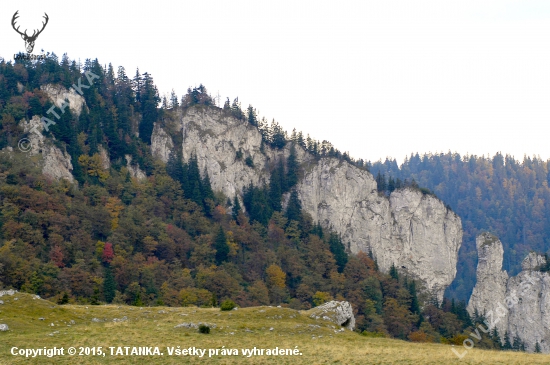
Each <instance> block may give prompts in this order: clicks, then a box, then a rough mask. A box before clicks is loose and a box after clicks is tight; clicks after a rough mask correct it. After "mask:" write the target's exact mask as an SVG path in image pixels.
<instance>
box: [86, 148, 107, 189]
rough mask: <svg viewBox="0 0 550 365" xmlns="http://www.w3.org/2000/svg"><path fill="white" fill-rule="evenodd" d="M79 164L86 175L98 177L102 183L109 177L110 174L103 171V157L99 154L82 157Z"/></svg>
mask: <svg viewBox="0 0 550 365" xmlns="http://www.w3.org/2000/svg"><path fill="white" fill-rule="evenodd" d="M78 163H79V165H80V166H82V169H83V170H84V173H85V174H86V175H88V176H94V177H97V178H98V179H99V181H101V182H105V180H107V178H108V177H109V172H108V171H107V170H105V169H103V165H102V163H101V156H99V154H98V153H94V155H93V156H88V155H81V156H80V157H79V158H78Z"/></svg>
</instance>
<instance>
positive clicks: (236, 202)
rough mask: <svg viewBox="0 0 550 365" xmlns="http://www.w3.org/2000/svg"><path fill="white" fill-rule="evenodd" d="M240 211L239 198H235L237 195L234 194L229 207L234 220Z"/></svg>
mask: <svg viewBox="0 0 550 365" xmlns="http://www.w3.org/2000/svg"><path fill="white" fill-rule="evenodd" d="M240 211H241V204H240V203H239V198H237V195H235V198H233V207H232V209H231V216H232V217H233V219H234V220H235V221H236V220H237V217H238V216H239V212H240Z"/></svg>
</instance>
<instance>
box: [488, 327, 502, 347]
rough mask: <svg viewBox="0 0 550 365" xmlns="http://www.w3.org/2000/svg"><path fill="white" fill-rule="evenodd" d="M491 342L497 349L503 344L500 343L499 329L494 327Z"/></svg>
mask: <svg viewBox="0 0 550 365" xmlns="http://www.w3.org/2000/svg"><path fill="white" fill-rule="evenodd" d="M491 340H492V341H493V344H494V345H495V347H496V348H497V349H499V348H501V347H502V342H501V341H500V335H499V334H498V329H497V328H496V326H495V327H493V330H492V331H491Z"/></svg>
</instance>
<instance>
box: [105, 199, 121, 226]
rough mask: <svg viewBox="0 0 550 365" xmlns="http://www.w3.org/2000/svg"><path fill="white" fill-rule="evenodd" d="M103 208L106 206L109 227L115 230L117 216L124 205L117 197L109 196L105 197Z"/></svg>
mask: <svg viewBox="0 0 550 365" xmlns="http://www.w3.org/2000/svg"><path fill="white" fill-rule="evenodd" d="M105 208H107V211H108V212H109V215H110V216H111V229H112V230H115V229H116V228H117V227H118V217H119V215H120V212H121V211H122V210H123V209H124V205H123V204H122V201H121V200H120V199H119V198H114V197H111V198H109V199H107V203H106V204H105Z"/></svg>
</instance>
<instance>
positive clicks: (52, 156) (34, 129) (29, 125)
mask: <svg viewBox="0 0 550 365" xmlns="http://www.w3.org/2000/svg"><path fill="white" fill-rule="evenodd" d="M22 126H23V129H24V131H25V132H29V135H28V139H29V140H30V150H29V151H28V154H29V156H34V155H38V154H40V155H42V159H43V165H42V173H43V174H44V175H46V176H48V177H50V178H52V179H56V180H59V179H67V180H69V181H70V182H71V183H72V182H74V177H73V174H72V173H71V171H72V170H73V165H72V163H71V156H70V155H69V154H68V153H67V152H65V151H61V150H60V149H59V148H58V147H56V146H55V145H54V144H53V142H52V141H51V140H49V139H47V138H46V137H44V135H43V134H42V131H43V129H44V126H43V124H42V122H41V121H40V118H39V117H38V116H33V117H32V119H31V120H30V121H28V122H27V121H25V122H24V123H23V125H22Z"/></svg>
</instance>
